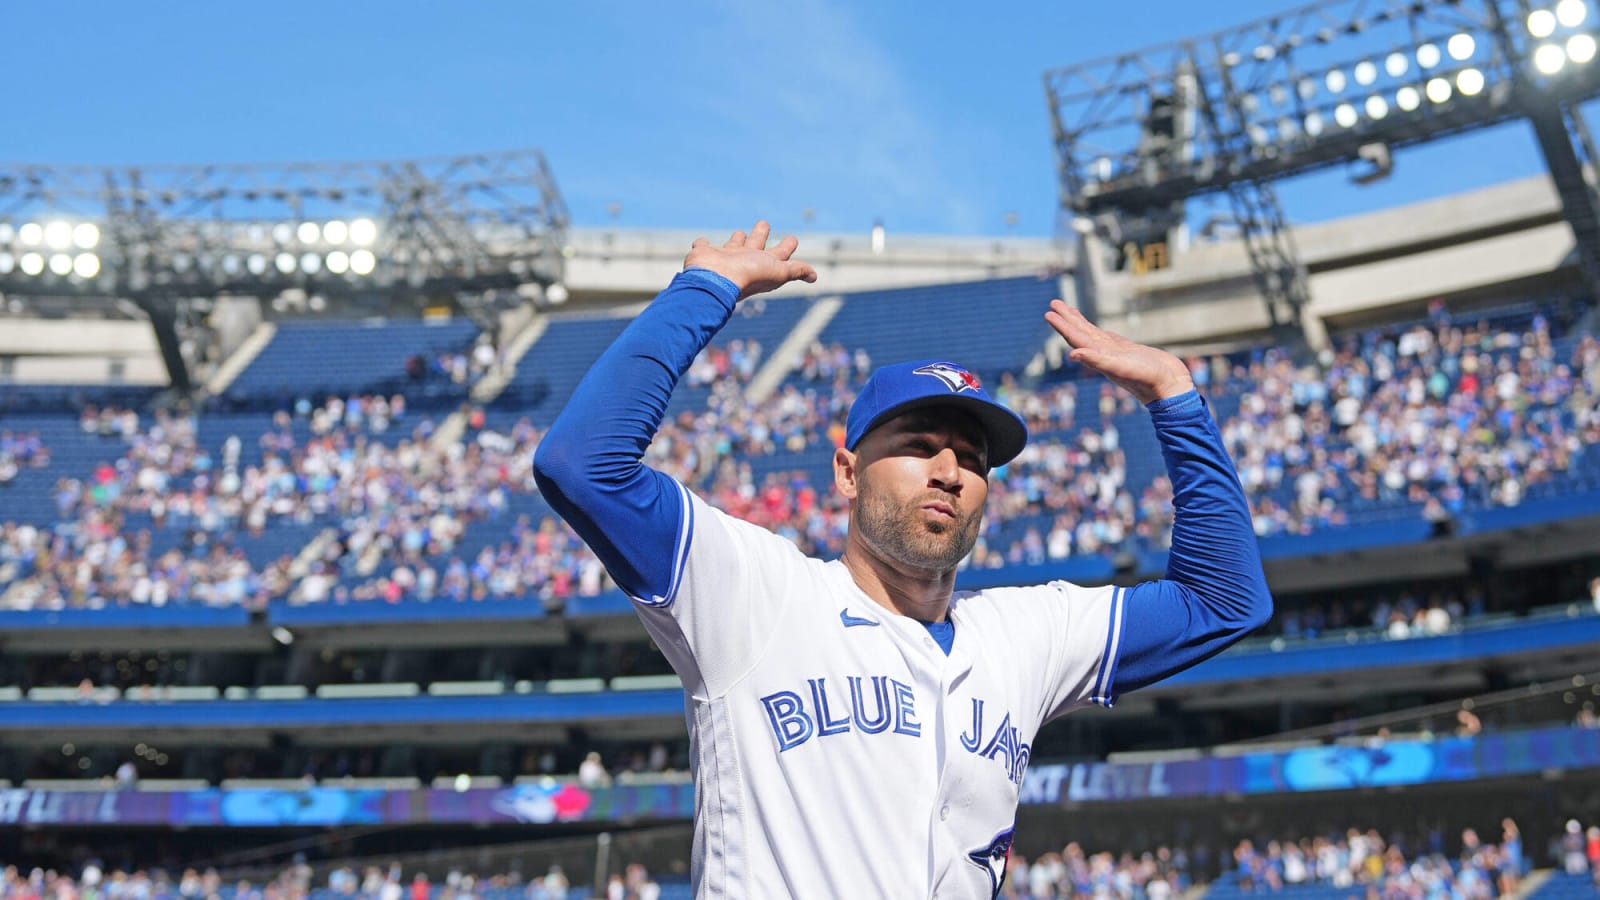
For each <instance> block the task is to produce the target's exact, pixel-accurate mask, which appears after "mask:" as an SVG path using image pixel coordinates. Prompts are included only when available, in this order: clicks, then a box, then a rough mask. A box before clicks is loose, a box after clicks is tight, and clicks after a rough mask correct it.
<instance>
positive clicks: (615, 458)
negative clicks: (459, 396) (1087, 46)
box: [534, 222, 1272, 900]
mask: <svg viewBox="0 0 1600 900" xmlns="http://www.w3.org/2000/svg"><path fill="white" fill-rule="evenodd" d="M768 235H769V228H768V226H767V224H766V223H765V222H759V223H757V224H756V226H755V228H754V229H753V230H752V231H751V232H750V233H749V234H748V235H746V234H745V233H744V232H743V231H736V232H734V233H733V236H732V237H730V238H729V239H728V241H727V243H725V244H723V245H722V246H721V247H716V246H713V245H711V244H710V243H709V242H707V241H706V240H705V239H704V238H701V239H700V240H697V241H695V242H694V246H693V248H692V249H691V250H690V251H689V255H688V257H687V258H686V259H685V261H684V271H683V272H682V273H680V274H679V275H678V276H677V277H675V278H674V279H673V281H672V283H671V284H670V285H669V286H668V287H667V289H666V290H665V291H663V292H662V293H661V294H660V296H658V297H657V298H656V299H655V301H654V302H653V303H651V304H650V306H649V307H648V308H647V309H646V310H645V311H644V312H643V313H641V314H640V315H639V317H638V318H637V319H636V320H635V321H634V322H633V323H632V324H630V325H629V327H628V328H627V329H626V330H625V331H624V332H623V333H622V335H621V336H620V337H618V338H617V341H616V343H615V344H613V345H612V346H611V347H610V348H609V349H608V350H607V351H606V352H605V353H604V354H603V355H602V356H601V357H600V359H599V360H598V361H597V362H596V363H595V365H594V368H593V369H592V370H590V372H589V373H588V375H587V376H586V377H585V378H584V380H583V382H582V383H581V384H580V385H579V387H578V389H577V391H576V392H575V393H574V395H573V397H572V400H571V402H569V403H568V404H567V407H566V409H565V410H564V411H563V412H562V413H561V415H560V417H559V418H558V419H557V420H556V422H555V424H554V425H553V426H551V428H550V431H549V432H548V434H547V435H546V436H545V438H544V441H543V443H542V444H541V446H540V447H539V449H538V452H537V453H536V455H535V459H534V464H535V474H536V476H537V478H538V482H539V486H540V489H541V490H542V491H543V493H544V496H545V497H546V498H547V499H548V500H549V502H550V504H551V505H552V506H553V507H554V508H555V509H556V510H557V511H558V512H559V513H561V515H562V516H564V517H565V518H566V520H567V521H568V522H569V523H571V525H572V527H573V528H574V529H576V530H577V532H578V534H580V535H582V536H583V538H584V540H586V541H587V542H588V543H589V545H590V546H591V547H592V548H593V549H594V551H595V552H596V553H597V554H598V555H599V556H600V559H601V560H603V561H604V562H605V564H606V567H607V568H608V569H609V571H610V572H611V574H612V576H613V578H614V579H615V580H616V582H617V584H618V585H620V586H621V587H622V588H623V589H624V590H625V591H627V593H628V594H629V595H630V596H631V597H632V598H633V600H634V602H635V606H636V608H637V610H638V613H639V616H640V618H641V619H642V620H643V622H644V625H645V628H646V630H648V631H649V633H650V635H651V637H653V638H654V639H655V641H656V643H657V644H658V645H659V646H660V647H661V649H662V652H663V653H665V654H666V656H667V659H668V660H669V661H670V662H671V664H672V667H673V669H674V670H675V671H676V672H677V673H678V674H679V675H680V676H681V677H682V679H683V684H684V691H685V694H686V698H685V713H686V718H687V719H688V724H689V737H690V746H691V758H692V769H693V773H694V785H695V828H694V852H693V862H692V877H693V881H694V890H695V896H696V897H760V898H766V897H803V898H808V900H809V898H826V897H841V898H842V897H885V898H888V897H895V898H898V897H963V898H965V897H974V898H976V897H995V896H997V895H998V893H999V890H1000V885H1001V882H1002V880H1003V879H1004V877H1005V870H1006V869H1005V867H1006V861H1007V857H1008V855H1009V853H1010V849H1011V841H1012V823H1013V822H1014V820H1015V816H1016V808H1017V792H1018V789H1019V787H1020V786H1021V784H1022V779H1023V773H1024V772H1025V771H1026V770H1027V767H1028V761H1029V758H1030V756H1031V755H1032V749H1031V745H1032V741H1033V737H1034V735H1035V734H1036V733H1037V731H1038V729H1039V726H1040V725H1042V724H1044V723H1045V722H1046V721H1048V720H1050V719H1052V718H1055V717H1056V716H1060V715H1062V714H1064V713H1066V712H1069V711H1071V710H1073V709H1075V708H1078V707H1080V706H1084V705H1087V704H1090V703H1100V704H1104V705H1106V706H1110V705H1111V703H1112V701H1113V700H1114V699H1115V698H1116V697H1117V696H1118V695H1120V694H1123V693H1126V692H1128V691H1131V690H1134V689H1137V688H1140V687H1143V686H1145V685H1148V684H1151V683H1153V682H1156V681H1159V680H1160V679H1162V678H1165V677H1166V676H1168V675H1171V674H1173V673H1175V672H1177V671H1179V670H1181V669H1184V668H1186V667H1188V666H1190V665H1193V664H1194V663H1196V662H1199V661H1200V660H1203V659H1205V658H1207V657H1209V656H1211V655H1213V654H1215V653H1217V652H1218V651H1220V650H1222V649H1223V648H1225V647H1227V646H1228V645H1229V644H1231V643H1233V642H1234V641H1237V640H1238V639H1239V638H1241V637H1243V636H1244V635H1246V634H1248V633H1249V632H1250V631H1252V630H1254V629H1255V628H1257V627H1258V626H1260V625H1261V624H1262V623H1263V622H1265V621H1266V619H1267V618H1268V616H1269V615H1270V614H1271V608H1272V600H1271V596H1270V595H1269V594H1268V592H1267V587H1266V582H1265V579H1264V577H1263V575H1262V571H1261V562H1260V558H1259V556H1258V554H1257V550H1256V543H1255V537H1254V534H1253V533H1252V531H1251V527H1250V517H1249V511H1248V507H1247V506H1246V503H1245V498H1244V493H1243V491H1242V490H1241V488H1240V486H1239V482H1238V479H1237V476H1236V475H1235V473H1234V470H1233V466H1232V464H1231V462H1230V461H1229V459H1228V457H1227V454H1226V452H1225V451H1224V450H1223V447H1222V440H1221V437H1220V436H1219V435H1218V433H1217V429H1216V426H1215V424H1214V423H1213V422H1212V419H1211V416H1210V414H1209V412H1208V411H1207V408H1206V405H1205V403H1204V401H1203V400H1201V398H1200V396H1199V395H1198V394H1197V393H1196V392H1195V390H1194V385H1193V383H1192V382H1191V381H1190V379H1189V373H1188V370H1187V369H1186V368H1185V367H1184V365H1183V364H1182V362H1180V361H1179V360H1178V359H1177V358H1176V357H1174V356H1172V355H1171V354H1169V353H1166V352H1164V351H1161V350H1157V349H1155V348H1152V347H1146V346H1143V345H1140V344H1137V343H1134V342H1132V341H1129V340H1127V339H1125V338H1122V337H1119V336H1116V335H1113V334H1110V333H1108V332H1104V331H1101V330H1099V329H1098V328H1096V327H1095V326H1094V325H1092V324H1090V323H1089V322H1088V321H1087V320H1086V319H1084V318H1083V316H1081V315H1080V314H1079V313H1078V312H1077V311H1075V310H1072V309H1070V308H1068V307H1067V306H1066V304H1064V303H1062V302H1061V301H1059V300H1057V301H1054V302H1053V303H1052V304H1051V308H1050V310H1049V311H1048V312H1046V313H1045V318H1046V320H1047V321H1048V322H1049V323H1050V325H1051V326H1052V327H1053V328H1054V329H1055V330H1056V331H1057V332H1059V333H1060V334H1061V336H1062V337H1063V338H1065V339H1066V341H1067V342H1068V343H1069V344H1070V345H1071V346H1072V347H1073V349H1072V351H1071V358H1072V359H1074V360H1076V361H1078V362H1079V363H1081V364H1083V365H1085V366H1088V367H1089V368H1091V369H1094V370H1096V371H1098V372H1100V373H1102V374H1104V375H1105V376H1106V377H1108V378H1109V379H1111V381H1113V382H1115V383H1116V384H1118V385H1120V386H1121V387H1123V388H1124V389H1126V390H1128V391H1130V392H1132V393H1133V395H1134V396H1136V397H1138V398H1139V400H1140V401H1142V402H1144V403H1145V404H1146V406H1147V407H1148V409H1149V411H1150V415H1151V418H1152V420H1153V421H1154V423H1155V428H1156V432H1157V434H1158V435H1159V437H1160V442H1161V448H1162V453H1163V455H1164V456H1165V459H1166V465H1167V470H1168V472H1169V473H1170V475H1171V478H1172V484H1173V493H1174V501H1173V502H1174V506H1175V511H1176V517H1175V523H1174V526H1173V536H1172V552H1171V562H1170V564H1169V569H1168V577H1167V578H1166V579H1164V580H1162V581H1156V582H1149V583H1145V584H1141V585H1138V586H1137V587H1132V588H1119V587H1084V586H1079V585H1075V584H1069V583H1067V582H1064V581H1054V582H1050V583H1048V584H1043V585H1038V586H1034V587H1018V588H997V589H990V590H984V591H977V592H965V591H963V592H959V593H957V592H954V585H955V572H956V566H957V564H958V563H959V562H960V561H961V560H962V559H963V558H964V557H965V556H966V555H967V553H968V552H969V551H970V550H971V549H972V546H973V543H974V541H975V540H976V538H977V535H978V528H979V525H980V523H981V520H982V517H983V507H984V499H985V497H986V496H987V493H988V480H987V479H988V473H989V471H990V470H991V469H992V468H993V467H995V466H998V465H1002V464H1004V463H1006V462H1008V461H1010V460H1011V459H1013V458H1014V457H1016V455H1017V454H1018V453H1019V452H1021V451H1022V448H1023V445H1024V444H1025V443H1026V441H1027V429H1026V427H1025V425H1024V424H1023V421H1022V419H1021V418H1020V417H1018V416H1017V415H1016V414H1015V413H1013V412H1012V411H1011V410H1009V409H1007V408H1006V407H1004V406H1003V405H1001V404H999V403H998V402H996V401H995V400H994V399H993V398H992V397H991V396H990V395H989V394H988V392H987V391H985V390H984V388H983V385H982V384H981V383H980V381H979V379H978V378H977V377H975V376H974V375H973V374H972V373H971V372H970V371H968V370H967V369H965V368H963V367H961V366H959V365H957V364H954V363H952V362H948V361H939V360H933V361H922V362H915V363H906V364H902V365H891V366H886V367H884V368H881V369H878V370H877V371H876V372H875V373H873V375H872V376H871V378H870V379H869V380H868V382H867V384H866V385H865V386H864V388H863V389H862V391H861V393H860V396H859V397H857V399H856V401H855V404H854V406H852V407H851V409H850V413H849V418H848V422H847V428H846V439H845V445H844V446H843V447H842V448H840V449H838V450H837V451H836V452H835V454H834V459H833V472H834V486H835V488H836V489H837V490H838V491H839V492H840V493H841V494H842V495H843V496H844V497H845V498H846V499H847V500H848V501H849V505H850V518H849V532H848V535H847V538H846V548H845V551H844V553H843V555H842V556H841V557H840V558H839V559H836V560H831V561H823V560H819V559H812V558H809V557H807V556H805V555H803V554H802V553H801V552H800V551H799V550H798V549H797V548H796V547H795V546H794V544H792V543H791V542H789V541H788V540H785V539H783V538H781V537H779V536H777V535H774V534H772V533H771V532H768V531H766V530H765V529H762V528H760V527H757V526H755V525H752V524H749V523H747V522H743V521H740V520H737V519H734V518H732V517H730V516H728V515H726V514H724V513H721V512H719V511H718V510H716V509H713V508H712V507H711V506H709V505H707V504H706V503H705V502H704V501H703V500H701V499H700V498H699V497H696V496H695V495H693V494H691V493H690V492H689V491H688V490H686V489H685V488H684V487H683V486H682V485H681V484H678V483H677V482H676V481H674V480H672V479H671V478H669V477H667V476H666V475H663V474H661V473H659V472H656V471H654V470H652V469H649V468H647V467H645V466H643V465H641V463H640V459H641V457H642V456H643V454H644V451H645V448H646V447H647V446H648V445H649V444H650V441H651V436H652V435H653V434H654V432H655V430H656V428H657V427H658V426H659V424H660V422H661V418H662V415H663V413H664V411H665V410H666V408H667V399H668V397H669V396H670V394H671V393H672V389H673V386H674V385H675V384H676V382H677V380H678V378H679V377H680V376H681V375H682V374H683V372H684V371H685V370H686V369H687V368H688V366H689V364H690V362H691V361H692V360H693V359H694V358H695V355H696V354H697V353H698V352H699V351H700V350H701V349H702V348H703V347H705V346H706V345H707V344H708V343H709V342H710V341H711V338H712V336H713V335H714V334H716V332H717V330H718V329H719V328H721V327H722V326H723V324H724V323H726V322H727V320H728V318H729V316H730V314H731V313H732V312H733V309H734V304H735V303H737V302H738V301H739V300H740V299H742V298H745V297H748V296H751V295H753V294H758V293H761V292H764V291H769V290H772V289H774V288H777V287H780V286H782V285H784V284H787V283H788V282H791V281H797V280H799V281H807V282H810V281H815V280H816V277H817V276H816V271H815V270H814V269H813V268H812V267H811V266H809V265H806V264H805V263H803V262H800V261H799V260H796V259H794V258H793V256H794V253H795V249H796V246H797V242H796V241H795V239H794V238H792V237H790V238H785V239H784V240H783V241H782V242H781V243H779V244H777V245H776V246H775V247H771V248H769V247H767V240H768ZM918 325H919V327H926V328H939V327H941V323H939V322H937V321H929V322H925V323H918Z"/></svg>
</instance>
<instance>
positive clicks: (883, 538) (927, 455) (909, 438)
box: [851, 410, 989, 571]
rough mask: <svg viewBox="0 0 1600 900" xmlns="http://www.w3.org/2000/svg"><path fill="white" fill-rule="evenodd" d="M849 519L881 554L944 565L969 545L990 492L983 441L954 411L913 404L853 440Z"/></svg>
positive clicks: (920, 564) (972, 422) (906, 562)
mask: <svg viewBox="0 0 1600 900" xmlns="http://www.w3.org/2000/svg"><path fill="white" fill-rule="evenodd" d="M853 487H854V491H855V496H854V497H853V498H852V499H853V500H854V501H855V502H854V503H853V504H852V506H853V509H852V513H853V514H852V517H851V525H852V527H854V528H856V529H858V530H859V532H860V537H861V538H862V540H863V542H864V543H865V544H866V545H867V546H869V547H871V548H872V549H873V550H874V551H875V552H876V553H878V555H880V556H882V557H884V558H886V559H888V560H891V561H894V562H897V563H899V564H901V565H903V566H907V567H910V568H916V569H932V570H938V571H948V570H950V569H954V568H955V567H956V564H957V563H959V562H961V560H962V559H963V558H965V557H966V555H967V554H968V553H970V552H972V546H973V544H975V543H976V542H977V540H978V527H979V526H980V525H981V524H982V523H983V504H984V501H985V500H986V499H988V496H989V454H988V442H987V440H986V439H985V437H984V432H983V429H982V428H980V427H979V426H978V423H977V420H976V419H973V418H972V417H971V416H969V415H967V414H966V413H964V412H961V411H959V410H915V411H912V412H909V413H906V414H904V415H901V416H897V417H895V418H893V419H890V420H889V421H887V422H885V423H883V424H882V425H879V426H878V427H877V428H874V429H873V430H872V431H870V432H868V433H867V435H866V436H865V437H863V438H862V439H861V442H860V443H859V444H857V445H856V473H855V480H854V485H853Z"/></svg>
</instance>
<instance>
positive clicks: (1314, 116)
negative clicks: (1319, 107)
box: [1306, 112, 1322, 137]
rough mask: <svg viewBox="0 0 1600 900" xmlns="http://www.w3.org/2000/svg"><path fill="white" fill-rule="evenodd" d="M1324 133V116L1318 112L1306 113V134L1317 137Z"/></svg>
mask: <svg viewBox="0 0 1600 900" xmlns="http://www.w3.org/2000/svg"><path fill="white" fill-rule="evenodd" d="M1321 133H1322V115H1321V114H1320V113H1316V112H1309V113H1306V134H1308V135H1310V136H1311V137H1316V136H1317V135H1319V134H1321Z"/></svg>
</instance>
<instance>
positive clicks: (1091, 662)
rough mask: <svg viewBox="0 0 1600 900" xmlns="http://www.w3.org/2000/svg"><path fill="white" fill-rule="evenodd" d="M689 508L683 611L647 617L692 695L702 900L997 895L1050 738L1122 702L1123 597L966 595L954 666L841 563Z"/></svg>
mask: <svg viewBox="0 0 1600 900" xmlns="http://www.w3.org/2000/svg"><path fill="white" fill-rule="evenodd" d="M684 503H685V511H686V514H687V518H688V519H689V521H690V523H692V524H690V525H689V528H690V529H691V530H690V533H689V534H688V540H687V541H686V544H685V553H684V559H683V560H681V570H680V571H681V573H682V574H681V578H680V580H679V583H678V586H677V592H676V594H675V595H673V596H671V597H666V598H657V599H655V600H653V601H640V603H639V610H640V615H641V617H642V619H643V620H644V623H645V626H646V628H647V629H648V630H649V632H650V634H651V636H652V637H653V638H654V639H655V640H656V642H657V644H658V645H659V646H660V647H661V648H662V650H663V651H664V652H665V653H666V655H667V658H668V659H669V660H670V661H671V662H672V665H673V668H674V669H675V670H676V671H677V672H678V673H679V674H680V675H681V676H682V677H683V680H684V688H685V691H686V692H687V695H688V697H687V704H688V706H687V717H688V720H689V730H690V738H691V743H692V748H693V759H694V763H695V765H694V769H695V798H696V799H695V804H696V816H695V820H696V835H695V837H696V841H695V845H696V847H697V848H717V850H716V852H715V854H714V855H708V856H706V857H705V858H702V859H698V860H697V862H698V863H699V866H698V868H699V870H700V882H699V888H698V890H697V894H698V895H700V896H713V897H721V896H741V897H787V896H798V897H848V896H857V897H900V896H955V897H988V896H991V895H992V894H993V891H994V889H995V887H996V886H997V885H998V883H999V880H998V879H999V878H1000V877H1001V876H1003V874H1004V872H1003V868H999V867H997V866H995V865H994V863H995V859H994V857H993V844H994V841H995V835H997V834H1002V833H1005V834H1008V835H1009V832H1010V829H1011V825H1012V820H1013V818H1014V816H1015V814H1016V808H1017V792H1018V790H1019V788H1020V786H1021V784H1022V776H1023V773H1024V772H1025V771H1026V769H1027V767H1028V761H1029V758H1030V756H1031V754H1032V742H1033V736H1034V734H1035V733H1036V732H1037V731H1038V729H1039V726H1040V725H1041V724H1043V723H1044V722H1045V721H1046V720H1047V719H1049V718H1051V717H1053V716H1056V715H1060V714H1061V713H1064V712H1066V711H1068V710H1070V709H1072V708H1074V707H1076V706H1081V705H1083V704H1085V703H1089V702H1092V701H1095V700H1104V699H1106V698H1105V689H1106V686H1107V684H1109V682H1110V679H1111V677H1112V674H1113V673H1112V672H1111V671H1110V669H1111V666H1112V664H1113V663H1114V661H1115V659H1116V651H1117V639H1118V634H1117V631H1118V626H1119V625H1120V623H1121V616H1120V615H1119V614H1118V604H1119V603H1120V601H1121V599H1122V594H1123V592H1122V590H1121V589H1118V588H1112V587H1104V588H1081V587H1077V586H1075V585H1071V584H1067V583H1065V582H1054V583H1051V584H1046V585H1042V586H1037V587H1029V588H1004V589H995V590H988V591H983V592H979V593H957V594H956V595H955V597H954V598H953V600H952V602H951V605H950V617H951V620H952V621H953V622H954V623H955V643H954V645H953V646H952V647H951V651H950V655H949V656H946V655H945V654H944V652H943V651H942V650H941V649H940V648H939V647H938V646H936V645H935V643H934V640H933V638H931V637H930V636H929V635H928V632H927V630H926V629H925V628H923V626H922V625H921V624H919V623H918V622H916V621H914V620H911V619H908V618H905V617H903V616H899V615H896V614H894V613H892V612H890V611H888V610H886V609H884V608H882V607H880V606H879V605H878V604H877V603H875V602H874V601H873V600H871V599H869V598H868V597H867V596H866V595H865V594H863V593H862V592H861V591H860V590H859V589H858V588H857V587H856V585H855V582H854V581H853V580H852V579H851V576H850V573H849V572H848V571H847V570H846V569H845V567H844V566H843V564H842V563H839V562H837V561H833V562H822V561H820V560H816V559H811V558H808V557H806V556H804V555H802V554H801V553H800V552H799V550H798V549H796V547H795V546H794V544H793V543H791V542H789V541H788V540H786V539H784V538H781V537H778V536H776V535H774V534H772V533H770V532H768V531H766V530H765V529H763V528H760V527H757V526H754V525H751V524H749V523H746V522H742V521H739V520H737V519H733V518H731V517H729V516H727V515H725V514H723V513H721V512H719V511H717V510H715V509H713V508H712V507H710V506H708V505H707V504H706V503H705V502H704V501H702V500H700V499H699V498H697V497H693V496H691V495H689V494H687V492H685V494H684ZM757 795H759V796H760V797H761V802H760V803H759V804H756V803H754V802H752V799H753V798H754V797H755V796H757ZM840 846H847V847H852V848H857V849H856V850H855V851H854V852H852V853H851V854H850V857H851V859H852V860H854V859H855V858H857V857H858V856H860V855H862V854H865V855H866V856H868V857H870V859H871V860H872V863H873V864H872V866H871V867H870V868H868V869H862V868H861V867H860V866H857V865H855V864H854V863H853V862H852V863H850V864H845V865H840V866H830V865H829V863H828V861H829V859H830V858H838V857H839V851H838V848H839V847H840ZM1006 849H1007V850H1009V842H1007V846H1006ZM930 850H931V852H930ZM974 854H976V855H974ZM1002 856H1003V854H1002ZM841 862H843V860H841ZM1003 865H1004V862H1003V859H1002V860H1001V861H1000V866H1003Z"/></svg>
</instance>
